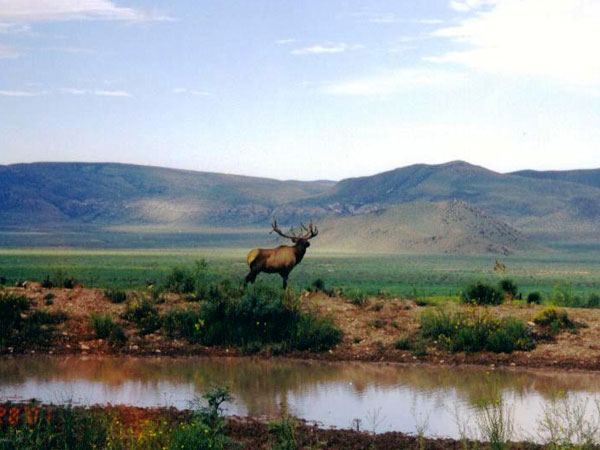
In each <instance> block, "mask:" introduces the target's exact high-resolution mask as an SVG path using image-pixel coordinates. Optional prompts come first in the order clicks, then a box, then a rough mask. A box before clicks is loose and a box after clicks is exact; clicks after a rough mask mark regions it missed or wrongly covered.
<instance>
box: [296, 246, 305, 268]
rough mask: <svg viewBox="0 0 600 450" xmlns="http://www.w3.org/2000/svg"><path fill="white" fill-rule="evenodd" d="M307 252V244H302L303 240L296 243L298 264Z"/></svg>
mask: <svg viewBox="0 0 600 450" xmlns="http://www.w3.org/2000/svg"><path fill="white" fill-rule="evenodd" d="M305 253H306V245H304V244H302V243H301V242H297V243H296V244H295V245H294V254H295V255H296V264H299V263H300V261H302V258H304V254H305Z"/></svg>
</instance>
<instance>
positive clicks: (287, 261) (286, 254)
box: [245, 221, 319, 289]
mask: <svg viewBox="0 0 600 450" xmlns="http://www.w3.org/2000/svg"><path fill="white" fill-rule="evenodd" d="M271 227H272V228H273V229H272V230H271V233H273V231H274V232H275V233H277V234H278V235H280V236H282V237H284V238H287V239H291V240H292V242H293V243H294V245H280V246H279V247H277V248H256V249H254V250H251V251H250V253H248V256H247V257H246V262H247V263H248V266H250V273H249V274H248V275H247V276H246V280H245V283H248V282H250V283H254V280H256V276H257V275H258V274H259V273H261V272H265V273H278V274H279V275H281V278H283V288H284V289H285V288H286V287H287V279H288V275H289V274H290V272H291V271H292V269H293V268H294V267H295V266H296V265H297V264H300V262H301V261H302V258H304V254H305V253H306V249H307V248H308V247H310V242H308V241H309V239H312V238H313V237H315V236H316V235H317V234H318V233H319V230H318V229H317V227H315V226H313V224H312V222H310V223H309V224H308V227H305V226H304V224H300V227H301V231H300V232H299V233H298V234H296V233H295V232H294V229H293V228H292V229H291V230H290V234H285V233H283V232H282V231H281V230H280V229H279V227H278V226H277V221H273V223H272V224H271Z"/></svg>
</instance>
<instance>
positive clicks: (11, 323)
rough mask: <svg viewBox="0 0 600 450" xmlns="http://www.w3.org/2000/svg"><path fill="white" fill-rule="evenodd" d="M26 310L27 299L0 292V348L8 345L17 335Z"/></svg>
mask: <svg viewBox="0 0 600 450" xmlns="http://www.w3.org/2000/svg"><path fill="white" fill-rule="evenodd" d="M28 309H29V300H28V299H27V297H25V296H23V295H13V294H8V293H3V292H0V346H6V345H9V343H10V342H12V340H13V338H14V337H15V335H16V334H18V333H19V331H20V330H21V328H22V326H23V322H24V319H23V317H22V315H23V314H24V313H25V312H26V311H27V310H28Z"/></svg>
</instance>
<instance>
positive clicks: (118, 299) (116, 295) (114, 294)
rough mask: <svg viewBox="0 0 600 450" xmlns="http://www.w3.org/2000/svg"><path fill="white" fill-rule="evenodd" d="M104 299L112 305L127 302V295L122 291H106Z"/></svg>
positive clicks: (114, 289)
mask: <svg viewBox="0 0 600 450" xmlns="http://www.w3.org/2000/svg"><path fill="white" fill-rule="evenodd" d="M104 297H105V298H107V299H108V300H109V301H110V302H111V303H123V302H124V301H125V300H127V293H126V292H125V291H123V290H121V289H116V288H113V289H104Z"/></svg>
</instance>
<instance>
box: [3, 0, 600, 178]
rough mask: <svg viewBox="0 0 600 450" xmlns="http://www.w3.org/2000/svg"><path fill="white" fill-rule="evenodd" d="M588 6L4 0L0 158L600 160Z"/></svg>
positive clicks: (493, 164) (344, 164) (388, 164)
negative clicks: (599, 156) (599, 155)
mask: <svg viewBox="0 0 600 450" xmlns="http://www.w3.org/2000/svg"><path fill="white" fill-rule="evenodd" d="M599 24H600V0H443V1H442V0H439V1H438V0H427V1H422V0H396V1H392V0H385V1H384V0H375V1H373V0H371V1H338V0H328V1H323V0H317V1H311V0H309V1H302V2H298V1H293V0H289V1H275V0H252V1H249V0H246V1H199V0H193V1H192V0H189V1H177V0H173V1H142V0H52V1H45V0H18V1H15V0H0V67H1V70H0V137H1V140H0V164H10V163H17V162H32V161H117V162H126V163H137V164H150V165H158V166H167V167H175V168H184V169H191V170H205V171H218V172H228V173H239V174H246V175H257V176H267V177H273V178H281V179H288V178H294V179H305V180H308V179H319V178H327V179H341V178H345V177H350V176H359V175H368V174H373V173H377V172H380V171H384V170H389V169H392V168H395V167H399V166H404V165H408V164H413V163H421V162H423V163H441V162H446V161H450V160H455V159H463V160H467V161H469V162H472V163H475V164H480V165H484V166H486V167H488V168H491V169H494V170H498V171H510V170H517V169H522V168H536V169H569V168H589V167H599V166H600V161H599V158H598V149H599V148H600V145H599V144H600V126H598V125H599V123H600V122H599V119H600V58H598V56H597V55H598V52H599V51H598V50H599V49H598V43H599V42H600V26H598V25H599Z"/></svg>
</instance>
